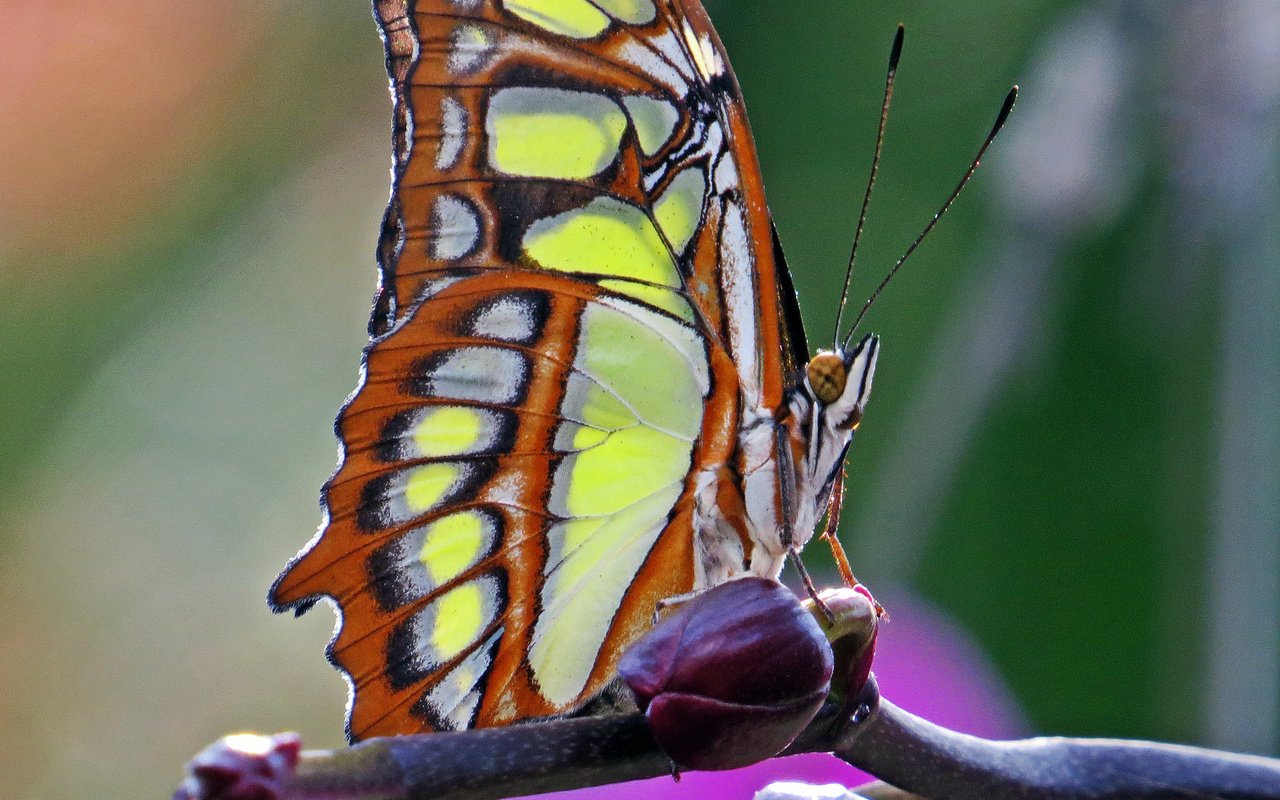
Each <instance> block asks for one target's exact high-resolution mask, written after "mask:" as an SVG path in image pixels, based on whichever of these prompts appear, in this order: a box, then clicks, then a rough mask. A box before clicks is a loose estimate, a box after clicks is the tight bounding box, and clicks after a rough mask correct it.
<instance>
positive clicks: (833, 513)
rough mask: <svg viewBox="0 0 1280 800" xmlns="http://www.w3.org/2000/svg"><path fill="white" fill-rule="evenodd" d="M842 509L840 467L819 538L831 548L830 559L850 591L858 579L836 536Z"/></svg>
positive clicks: (842, 471)
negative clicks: (825, 520) (833, 560)
mask: <svg viewBox="0 0 1280 800" xmlns="http://www.w3.org/2000/svg"><path fill="white" fill-rule="evenodd" d="M843 507H844V467H841V468H840V478H839V480H837V481H836V485H835V486H833V487H831V502H830V503H829V504H828V505H827V524H826V526H825V527H824V528H823V530H822V535H821V538H822V539H823V540H824V541H825V542H826V543H827V545H828V546H829V547H830V548H831V557H832V558H834V559H835V560H836V569H838V570H839V571H840V578H841V580H843V581H844V583H845V585H846V586H848V587H849V588H850V589H852V588H853V587H854V586H857V585H858V579H857V578H856V577H854V575H853V569H852V568H851V567H850V566H849V557H848V556H847V555H845V552H844V545H842V544H840V539H839V538H837V535H836V534H837V531H838V530H839V528H840V510H841V508H843Z"/></svg>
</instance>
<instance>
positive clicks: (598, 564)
mask: <svg viewBox="0 0 1280 800" xmlns="http://www.w3.org/2000/svg"><path fill="white" fill-rule="evenodd" d="M374 9H375V12H376V16H377V19H378V22H379V24H380V28H381V32H382V37H383V40H384V42H385V44H386V50H387V66H388V70H389V72H390V76H391V91H392V95H393V99H394V125H393V139H394V165H393V192H392V197H391V202H390V205H389V206H388V208H387V212H386V216H385V220H384V224H383V229H382V236H381V239H380V242H379V248H378V263H379V268H380V284H379V288H378V293H377V296H376V299H375V303H374V308H373V316H372V321H371V323H370V333H371V337H372V338H371V341H370V343H369V345H368V347H367V348H366V350H365V353H364V360H363V371H362V375H361V380H360V384H359V387H358V389H357V390H356V392H355V394H354V395H353V396H352V397H351V399H350V400H349V401H348V402H347V404H346V406H345V407H344V408H343V410H342V412H341V413H340V415H339V417H338V421H337V432H338V435H339V437H340V439H341V443H342V459H341V464H340V466H339V468H338V470H337V472H336V473H335V474H334V476H333V477H332V478H331V479H330V480H329V482H328V484H327V485H326V486H325V489H324V494H323V504H324V509H325V512H326V516H325V521H324V524H323V526H322V529H321V531H320V533H319V534H318V535H317V537H316V538H315V539H314V540H313V541H312V542H311V543H310V544H308V545H307V546H306V548H304V549H303V551H302V552H301V553H300V554H299V555H298V557H297V558H296V559H295V560H294V561H293V562H292V563H290V564H289V566H288V567H287V568H286V569H285V571H284V572H283V574H281V576H280V577H279V578H278V579H277V581H276V583H275V585H274V586H273V587H272V589H271V596H270V600H271V603H272V605H273V607H274V608H275V609H276V610H284V609H293V610H296V611H298V612H299V613H300V612H302V611H304V610H306V609H307V608H309V607H310V606H311V605H312V604H314V603H315V602H316V601H317V600H318V599H321V598H329V599H331V600H332V601H333V602H334V603H335V604H336V605H337V607H338V609H339V612H340V623H339V630H338V633H337V634H336V635H335V638H334V639H333V641H332V642H331V644H330V647H329V656H330V658H331V660H332V661H333V663H334V664H335V665H336V666H337V667H338V668H339V669H340V670H342V672H343V673H344V674H345V675H346V676H347V678H348V679H349V682H350V685H351V691H352V696H351V704H350V708H349V714H348V733H349V735H350V737H351V738H352V739H353V740H357V739H364V738H367V737H370V736H379V735H388V734H399V733H412V732H420V731H429V730H454V729H463V728H471V727H483V726H493V725H503V724H507V723H511V722H515V721H517V720H522V719H526V718H531V717H540V716H546V715H557V714H567V713H574V712H581V711H583V710H584V709H590V708H592V706H593V704H594V703H597V702H601V698H605V697H607V696H608V695H609V693H610V691H611V688H612V687H614V686H615V685H616V677H615V676H616V670H617V665H618V661H619V658H620V657H621V655H622V653H623V651H624V650H626V648H627V647H628V645H630V644H631V643H632V642H633V641H635V639H636V638H637V637H638V636H639V635H640V634H642V633H643V632H644V631H645V630H646V629H648V628H649V627H650V626H651V625H652V623H653V620H654V614H655V608H657V607H658V605H659V603H660V602H662V601H665V600H668V599H670V598H674V597H681V596H687V595H689V594H690V593H694V592H697V591H698V590H700V589H703V588H706V587H710V586H714V585H717V584H720V583H723V582H724V581H727V580H730V579H732V578H734V577H737V576H743V575H756V576H763V577H767V578H771V579H776V578H777V577H778V575H779V571H780V570H781V568H782V566H783V562H784V560H785V559H786V558H787V557H788V556H789V555H792V554H794V553H796V552H798V551H799V550H800V549H801V548H802V547H803V546H804V545H805V543H806V542H807V541H808V540H809V539H810V538H811V537H812V536H813V533H814V530H815V527H816V526H817V524H818V522H819V521H820V519H821V517H822V515H823V514H824V513H826V512H827V511H828V508H829V505H830V503H831V502H832V498H833V488H838V486H839V483H840V481H841V480H842V468H843V462H844V456H845V452H846V450H847V448H848V446H849V443H850V440H851V438H852V436H853V432H854V429H855V428H856V427H857V425H858V422H859V421H860V419H861V417H862V412H863V408H864V405H865V404H866V402H867V397H868V394H869V392H870V389H871V379H872V374H873V372H874V370H875V364H876V355H877V340H876V339H875V337H873V336H868V337H866V338H864V339H862V340H861V341H860V342H859V343H858V344H857V345H856V346H854V347H852V348H850V349H845V348H841V347H837V348H836V349H835V351H834V352H825V353H820V354H818V355H817V356H816V357H814V359H813V360H812V361H811V360H810V358H809V355H808V347H807V344H806V339H805V334H804V329H803V326H802V323H801V319H800V312H799V308H798V306H797V304H796V296H795V292H794V290H793V289H792V286H791V280H790V276H789V274H788V272H787V269H786V266H785V264H784V263H783V260H782V251H781V249H780V247H779V245H778V240H777V237H776V235H775V232H774V228H773V223H772V220H771V219H770V216H769V210H768V208H767V206H766V204H765V198H764V187H763V185H762V183H761V175H760V166H759V163H758V161H757V158H756V153H755V148H754V144H753V142H752V138H751V132H750V129H749V128H748V125H747V118H746V114H745V109H744V107H743V103H742V97H741V93H740V90H739V87H738V84H737V81H736V80H735V78H734V76H733V73H732V72H731V71H730V69H729V66H728V62H727V60H726V58H725V53H724V48H723V46H722V44H721V42H720V39H719V38H718V37H717V35H716V32H715V30H714V29H713V28H712V26H711V22H710V20H709V19H708V17H707V15H706V12H705V11H704V10H703V8H702V6H701V4H700V3H699V2H698V0H418V1H417V2H413V1H412V0H377V1H376V2H375V3H374ZM835 494H838V491H837V492H835Z"/></svg>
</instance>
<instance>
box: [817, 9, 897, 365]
mask: <svg viewBox="0 0 1280 800" xmlns="http://www.w3.org/2000/svg"><path fill="white" fill-rule="evenodd" d="M904 30H905V29H904V28H903V26H902V23H901V22H899V23H898V33H897V34H896V35H894V37H893V49H892V50H890V51H889V73H888V75H886V76H885V79H884V102H883V103H882V104H881V106H880V129H879V130H878V131H876V150H875V154H874V155H873V156H872V157H871V175H870V176H869V177H868V178H867V191H866V194H864V195H863V196H862V211H861V212H859V214H858V227H857V229H856V230H855V231H854V232H853V249H852V250H851V251H850V252H849V266H848V267H847V268H846V269H845V271H844V289H843V290H842V291H841V292H840V305H838V306H836V326H835V330H834V331H833V332H832V334H831V345H832V347H833V348H834V347H835V345H836V343H838V342H839V341H840V322H841V321H842V320H843V319H844V307H845V305H846V304H847V303H848V302H849V281H851V280H852V279H853V262H854V259H856V258H857V257H858V241H859V240H860V239H861V238H862V226H863V225H864V224H865V223H866V221H867V206H868V205H870V204H871V189H872V187H874V186H875V185H876V172H877V171H879V169H880V150H881V149H882V148H883V146H884V126H885V123H886V122H888V121H889V100H890V99H891V98H892V97H893V78H894V75H895V74H896V73H897V72H898V59H899V58H901V57H902V37H903V34H904Z"/></svg>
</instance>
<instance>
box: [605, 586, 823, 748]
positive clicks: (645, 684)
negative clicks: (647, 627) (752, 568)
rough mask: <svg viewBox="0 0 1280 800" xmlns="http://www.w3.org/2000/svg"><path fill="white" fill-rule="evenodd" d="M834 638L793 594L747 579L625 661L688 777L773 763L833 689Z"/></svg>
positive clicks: (679, 614)
mask: <svg viewBox="0 0 1280 800" xmlns="http://www.w3.org/2000/svg"><path fill="white" fill-rule="evenodd" d="M832 669H833V660H832V655H831V648H830V647H829V646H828V645H827V640H826V637H825V636H823V633H822V630H821V629H820V628H819V627H818V624H817V622H816V621H815V620H814V618H813V616H811V615H810V614H809V613H808V612H807V611H805V609H804V608H803V607H802V606H801V605H800V603H799V601H798V600H797V599H796V597H795V595H793V594H792V593H791V592H790V591H789V590H788V589H787V588H786V587H785V586H783V585H782V584H780V583H778V582H777V581H772V580H767V579H764V578H742V579H739V580H733V581H729V582H728V583H724V584H721V585H720V586H717V587H715V588H713V589H709V590H708V591H706V592H704V593H703V594H701V595H698V596H697V597H696V598H694V599H692V600H690V601H688V602H686V603H683V604H681V605H679V606H677V607H676V609H675V611H674V612H672V613H671V614H670V615H669V616H668V617H667V618H666V619H664V620H662V621H661V622H660V623H659V624H658V625H656V626H655V627H654V628H653V630H651V631H650V632H649V633H648V634H646V635H645V636H644V637H643V638H642V639H640V640H639V641H637V642H636V643H635V644H634V645H633V646H632V647H631V649H630V650H628V651H627V653H626V654H625V655H624V656H623V657H622V662H621V663H620V664H619V666H618V673H619V674H620V675H621V676H622V679H623V680H624V681H626V683H627V685H628V686H630V687H631V690H632V692H634V693H635V696H636V701H637V703H638V705H639V707H640V709H641V710H642V711H644V712H645V716H646V717H647V718H648V721H649V727H650V730H651V731H652V733H653V737H654V739H656V740H657V742H658V744H659V746H661V747H662V749H663V750H664V751H666V753H667V755H668V756H670V757H671V759H672V761H674V762H675V763H676V764H677V765H679V766H681V767H685V768H688V769H735V768H737V767H742V766H746V765H747V764H753V763H755V762H757V761H762V760H764V759H766V758H771V757H772V756H775V755H777V754H778V753H779V752H781V751H782V750H783V749H784V748H786V746H787V745H789V744H790V743H791V742H792V740H794V739H795V737H796V736H797V735H798V734H799V733H800V732H801V731H802V730H804V727H805V725H807V724H808V723H809V720H811V719H813V715H814V714H815V713H817V711H818V708H819V707H820V706H821V705H822V702H823V700H824V699H825V698H826V696H827V690H828V688H829V687H830V685H831V674H832Z"/></svg>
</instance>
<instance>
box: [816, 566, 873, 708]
mask: <svg viewBox="0 0 1280 800" xmlns="http://www.w3.org/2000/svg"><path fill="white" fill-rule="evenodd" d="M818 599H819V600H820V601H821V602H822V604H823V605H824V606H826V609H827V613H826V614H824V613H823V612H822V611H821V610H820V609H818V608H817V605H816V603H814V601H813V600H806V601H805V602H804V606H805V608H806V609H807V610H808V611H809V613H810V614H812V615H813V617H814V619H815V620H816V621H817V623H818V625H819V626H820V627H821V628H822V631H823V633H824V634H825V635H826V637H827V640H828V641H830V642H831V649H832V652H833V653H834V654H835V675H836V679H835V681H834V682H833V684H832V687H831V694H832V695H833V696H836V695H838V696H840V697H842V698H848V699H849V700H850V701H852V700H854V699H855V698H857V696H858V693H859V692H861V691H862V687H863V686H865V685H866V683H867V678H868V677H869V676H870V675H871V662H872V661H873V660H874V658H875V653H876V635H877V633H878V630H879V623H880V618H881V617H883V616H884V608H883V607H882V606H881V605H880V604H879V603H877V602H876V599H875V598H874V597H872V596H871V592H870V591H868V590H867V587H865V586H863V585H862V584H860V583H859V584H857V585H856V586H854V587H852V588H849V587H844V586H842V587H840V588H838V589H824V590H823V591H821V592H819V593H818Z"/></svg>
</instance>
